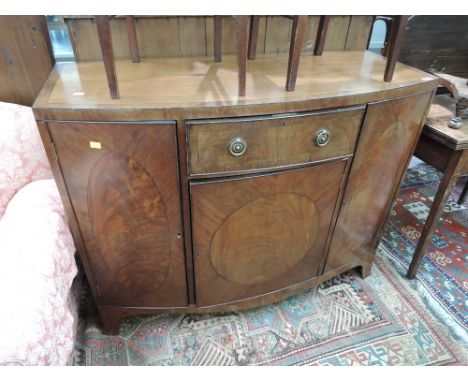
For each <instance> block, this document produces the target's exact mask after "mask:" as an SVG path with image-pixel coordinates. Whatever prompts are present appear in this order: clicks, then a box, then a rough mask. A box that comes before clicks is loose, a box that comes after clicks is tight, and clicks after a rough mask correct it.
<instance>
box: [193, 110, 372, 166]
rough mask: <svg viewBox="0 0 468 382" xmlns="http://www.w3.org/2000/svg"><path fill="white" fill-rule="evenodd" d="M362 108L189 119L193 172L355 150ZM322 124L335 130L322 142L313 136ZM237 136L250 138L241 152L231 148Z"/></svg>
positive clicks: (301, 161) (297, 161)
mask: <svg viewBox="0 0 468 382" xmlns="http://www.w3.org/2000/svg"><path fill="white" fill-rule="evenodd" d="M363 112H364V108H363V107H359V108H352V109H349V110H346V109H343V110H334V111H331V112H324V113H316V114H314V113H312V114H307V113H305V114H297V115H286V116H284V117H281V116H278V117H276V118H275V117H270V118H260V117H259V118H252V119H245V118H242V119H235V118H233V119H228V120H215V121H210V120H201V121H193V122H190V121H189V122H187V126H188V129H189V130H188V134H189V135H188V142H189V166H190V170H189V171H190V174H192V175H197V174H221V173H229V172H233V171H241V170H242V171H248V170H255V169H256V170H258V169H263V168H268V167H280V166H285V165H293V164H304V163H310V162H313V161H318V160H323V159H330V158H334V157H339V156H345V155H351V154H352V153H353V151H354V146H355V144H356V139H357V136H358V133H359V127H360V124H361V119H362V115H363ZM320 129H328V130H329V132H330V134H331V138H330V141H329V143H328V144H327V145H326V146H322V147H320V146H317V145H316V144H315V142H314V137H315V134H316V133H317V132H318V131H319V130H320ZM237 137H240V138H243V139H245V141H246V142H247V150H246V152H245V153H244V154H243V155H241V156H239V157H236V156H233V155H231V153H230V152H229V143H230V142H231V140H232V139H234V138H237Z"/></svg>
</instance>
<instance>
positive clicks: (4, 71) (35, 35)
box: [0, 16, 55, 106]
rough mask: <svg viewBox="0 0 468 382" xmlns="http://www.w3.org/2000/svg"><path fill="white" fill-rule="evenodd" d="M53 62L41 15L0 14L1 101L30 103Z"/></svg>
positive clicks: (45, 26) (40, 87) (43, 18)
mask: <svg viewBox="0 0 468 382" xmlns="http://www.w3.org/2000/svg"><path fill="white" fill-rule="evenodd" d="M54 63H55V61H54V58H53V55H52V48H51V46H50V40H49V33H48V30H47V25H46V20H45V17H44V16H0V101H3V102H12V103H18V104H22V105H27V106H31V105H32V104H33V102H34V99H35V98H36V96H37V95H38V94H39V92H40V90H41V89H42V86H43V85H44V82H45V81H46V80H47V77H48V76H49V73H50V71H51V70H52V67H53V65H54Z"/></svg>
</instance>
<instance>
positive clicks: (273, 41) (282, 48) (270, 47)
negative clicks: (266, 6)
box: [265, 16, 292, 53]
mask: <svg viewBox="0 0 468 382" xmlns="http://www.w3.org/2000/svg"><path fill="white" fill-rule="evenodd" d="M291 26H292V22H291V20H289V19H288V18H286V17H283V16H268V17H267V21H266V34H265V53H286V52H288V51H289V42H290V40H291Z"/></svg>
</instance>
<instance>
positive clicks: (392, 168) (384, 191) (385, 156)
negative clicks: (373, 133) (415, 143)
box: [343, 118, 409, 251]
mask: <svg viewBox="0 0 468 382" xmlns="http://www.w3.org/2000/svg"><path fill="white" fill-rule="evenodd" d="M408 139H409V137H408V131H407V127H406V125H405V124H404V123H403V122H401V121H398V119H397V118H395V122H394V123H392V124H390V125H389V126H388V127H387V128H386V129H385V130H384V131H382V133H381V134H380V135H379V137H378V139H377V140H375V141H374V144H373V147H372V148H371V149H370V150H369V155H367V158H366V160H364V161H363V164H362V167H363V168H371V167H373V166H378V168H379V177H375V174H374V173H373V172H368V171H361V172H360V173H359V174H358V175H356V177H355V181H356V183H357V184H363V186H362V187H360V188H359V189H357V190H356V191H355V192H356V196H355V197H354V202H353V205H354V208H355V209H356V210H358V211H366V210H367V211H382V213H384V211H385V209H384V207H385V206H386V204H387V202H388V197H389V193H390V192H391V190H392V188H393V183H394V181H395V177H396V176H397V174H398V168H399V166H400V165H401V161H398V160H395V158H404V151H405V150H406V147H407V144H408ZM382 147H385V148H386V151H385V152H383V151H382ZM383 179H385V181H383ZM364 185H366V186H364ZM379 218H380V215H378V214H376V213H375V212H374V213H362V214H359V215H357V216H353V217H352V219H353V232H354V234H351V233H348V234H347V235H345V236H344V238H343V240H344V242H345V243H346V248H348V249H349V250H350V251H353V250H356V249H357V248H359V247H361V246H362V245H363V243H362V237H363V236H364V235H365V233H366V232H372V230H373V229H374V227H375V226H376V225H377V224H378V220H379ZM365 245H367V243H366V244H365Z"/></svg>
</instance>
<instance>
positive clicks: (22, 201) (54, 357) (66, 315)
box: [0, 179, 77, 365]
mask: <svg viewBox="0 0 468 382" xmlns="http://www.w3.org/2000/svg"><path fill="white" fill-rule="evenodd" d="M74 254H75V246H74V243H73V239H72V236H71V233H70V231H69V229H68V225H67V222H66V219H65V213H64V211H63V206H62V203H61V200H60V196H59V193H58V190H57V187H56V185H55V182H54V180H52V179H47V180H38V181H33V182H31V183H29V184H28V185H26V186H25V187H23V188H22V189H21V190H19V191H18V192H17V193H16V194H15V196H14V197H13V198H12V200H11V202H10V203H9V204H8V207H7V209H6V211H5V214H4V216H3V218H2V219H1V220H0V262H1V263H0V264H1V266H0V299H1V301H2V307H3V308H2V309H0V365H5V364H7V365H14V364H20V365H65V364H67V362H68V360H69V359H70V355H71V354H72V351H73V346H74V336H75V329H76V328H75V326H76V313H75V311H74V310H75V308H74V307H72V306H70V293H71V285H72V282H73V279H74V277H75V276H76V274H77V267H76V262H75V258H74Z"/></svg>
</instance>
